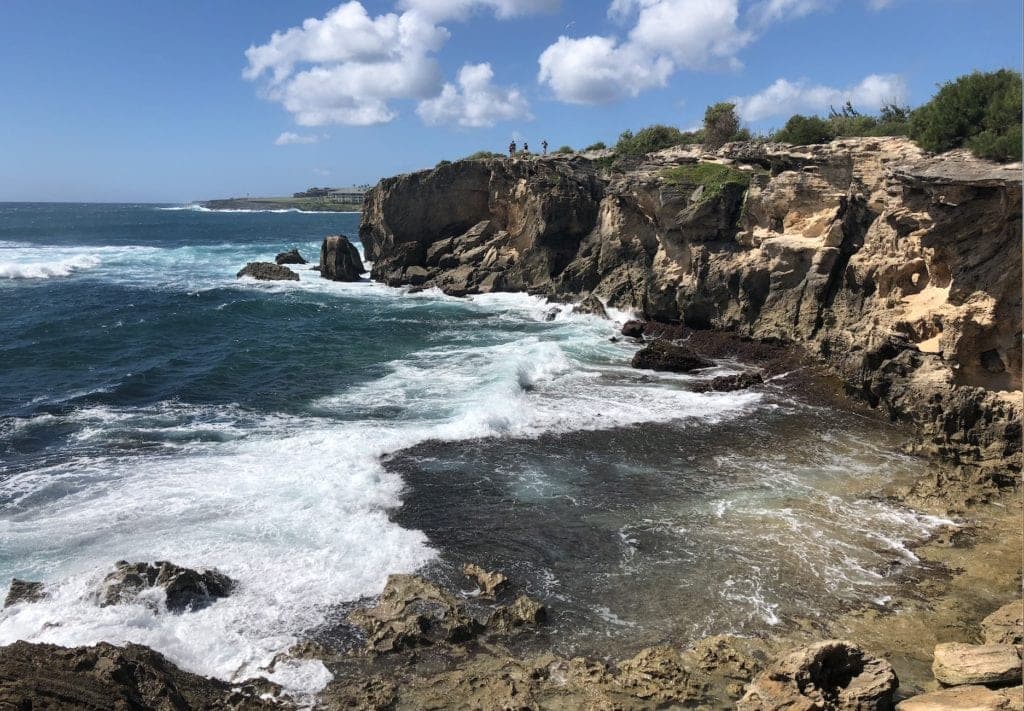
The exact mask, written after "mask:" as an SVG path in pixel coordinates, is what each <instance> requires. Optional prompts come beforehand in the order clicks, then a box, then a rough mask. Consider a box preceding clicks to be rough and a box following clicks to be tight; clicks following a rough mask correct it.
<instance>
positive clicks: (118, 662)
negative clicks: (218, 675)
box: [0, 642, 282, 711]
mask: <svg viewBox="0 0 1024 711" xmlns="http://www.w3.org/2000/svg"><path fill="white" fill-rule="evenodd" d="M280 694H281V689H280V687H278V686H277V685H275V684H272V683H271V682H269V681H267V680H266V679H250V680H247V681H242V682H230V683H229V682H226V681H219V680H216V679H208V678H206V677H203V676H199V675H198V674H192V673H190V672H187V671H183V670H182V669H179V668H178V667H176V666H174V664H172V663H171V662H170V661H169V660H168V659H167V658H166V657H164V656H163V655H162V654H159V653H158V652H154V651H153V650H152V649H149V648H148V647H143V646H141V645H138V644H128V645H125V646H124V647H115V646H114V645H112V644H107V643H106V642H101V643H99V644H97V645H96V646H94V647H73V648H68V647H58V646H57V645H55V644H33V643H30V642H15V643H14V644H11V645H8V646H6V647H0V708H3V709H55V710H56V709H95V710H96V711H100V710H102V711H114V709H155V710H159V711H172V710H175V711H176V710H178V709H268V710H269V709H280V708H282V707H281V706H278V705H277V703H276V701H277V699H275V698H274V697H279V696H280Z"/></svg>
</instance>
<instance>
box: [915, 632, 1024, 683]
mask: <svg viewBox="0 0 1024 711" xmlns="http://www.w3.org/2000/svg"><path fill="white" fill-rule="evenodd" d="M932 673H933V674H935V678H936V679H938V680H939V681H940V682H942V683H943V684H946V685H947V686H961V685H967V684H1010V683H1013V682H1017V683H1020V681H1021V660H1020V654H1019V653H1018V652H1017V648H1016V647H1014V646H1013V645H1009V644H961V643H959V642H950V643H946V644H939V645H936V647H935V660H934V661H933V662H932Z"/></svg>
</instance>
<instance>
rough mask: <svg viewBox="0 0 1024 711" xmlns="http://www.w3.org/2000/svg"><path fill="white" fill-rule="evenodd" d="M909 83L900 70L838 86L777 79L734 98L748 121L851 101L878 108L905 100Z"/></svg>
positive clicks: (740, 111) (839, 104) (870, 109)
mask: <svg viewBox="0 0 1024 711" xmlns="http://www.w3.org/2000/svg"><path fill="white" fill-rule="evenodd" d="M906 97H907V86H906V83H905V82H904V81H903V78H902V77H900V76H898V75H896V74H871V75H869V76H866V77H864V79H862V80H861V81H860V82H858V83H857V84H855V85H854V86H851V87H848V88H846V89H837V88H834V87H830V86H825V85H823V84H811V83H809V82H806V81H803V80H799V81H789V80H788V79H777V80H776V81H775V82H774V83H772V84H771V85H770V86H768V87H767V88H765V89H764V90H763V91H760V92H758V93H756V94H754V95H753V96H747V97H738V98H735V99H732V101H733V102H735V104H736V110H737V111H738V112H739V115H740V117H741V118H742V119H744V120H745V121H760V120H762V119H766V118H772V117H775V116H786V117H788V116H791V115H792V114H795V113H800V112H820V111H825V110H827V109H828V108H829V107H830V106H835V107H837V108H838V107H840V106H842V105H843V104H845V103H846V102H847V101H849V102H851V103H852V104H853V105H854V107H856V108H859V109H860V110H862V111H876V110H878V109H879V108H880V107H881V106H882V105H883V104H886V103H889V102H894V103H902V102H903V101H904V100H906Z"/></svg>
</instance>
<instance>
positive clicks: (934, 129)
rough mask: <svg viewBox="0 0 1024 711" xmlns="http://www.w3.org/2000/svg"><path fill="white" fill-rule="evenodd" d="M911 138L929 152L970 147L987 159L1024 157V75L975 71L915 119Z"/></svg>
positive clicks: (953, 84)
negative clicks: (1023, 139)
mask: <svg viewBox="0 0 1024 711" xmlns="http://www.w3.org/2000/svg"><path fill="white" fill-rule="evenodd" d="M910 137H911V138H913V139H914V140H915V141H917V143H918V145H920V146H921V147H922V148H924V149H925V150H928V151H933V152H935V153H941V152H943V151H948V150H951V149H953V148H960V147H964V146H966V147H967V148H969V149H970V150H971V151H972V152H973V153H974V154H975V155H977V156H979V157H981V158H991V159H992V160H998V161H1011V160H1020V158H1021V75H1020V73H1018V72H1015V71H1012V70H1009V69H1000V70H999V71H996V72H985V73H982V72H974V73H973V74H967V75H964V76H962V77H960V78H958V79H957V80H956V81H952V82H946V83H945V84H944V85H942V86H941V87H940V88H939V91H938V93H937V94H936V95H935V96H934V97H933V98H932V100H931V101H929V102H928V103H927V104H925V105H924V106H922V107H920V108H919V109H917V110H916V111H914V112H913V114H912V115H911V117H910Z"/></svg>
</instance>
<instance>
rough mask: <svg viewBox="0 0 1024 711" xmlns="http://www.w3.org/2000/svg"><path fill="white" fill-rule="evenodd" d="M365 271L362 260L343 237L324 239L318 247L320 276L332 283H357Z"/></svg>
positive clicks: (357, 251) (335, 236) (346, 238)
mask: <svg viewBox="0 0 1024 711" xmlns="http://www.w3.org/2000/svg"><path fill="white" fill-rule="evenodd" d="M365 271H366V269H364V268H363V260H362V259H361V258H360V257H359V250H357V249H356V248H355V247H354V246H353V245H352V243H351V242H349V241H348V237H346V236H345V235H333V236H331V237H325V238H324V243H323V245H322V246H321V247H320V276H322V277H323V278H325V279H331V280H333V281H359V280H360V279H362V274H363V273H364V272H365Z"/></svg>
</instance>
